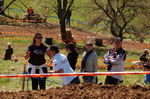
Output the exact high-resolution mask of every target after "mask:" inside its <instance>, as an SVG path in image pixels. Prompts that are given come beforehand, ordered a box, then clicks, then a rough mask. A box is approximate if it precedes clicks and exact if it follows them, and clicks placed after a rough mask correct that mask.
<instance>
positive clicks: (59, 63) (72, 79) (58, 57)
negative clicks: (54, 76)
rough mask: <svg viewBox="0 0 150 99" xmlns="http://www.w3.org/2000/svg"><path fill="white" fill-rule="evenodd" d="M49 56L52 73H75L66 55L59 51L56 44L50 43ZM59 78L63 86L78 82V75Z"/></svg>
mask: <svg viewBox="0 0 150 99" xmlns="http://www.w3.org/2000/svg"><path fill="white" fill-rule="evenodd" d="M49 56H50V57H51V58H53V66H54V67H53V68H54V73H75V72H74V71H73V69H72V68H71V66H70V64H69V61H68V59H67V57H66V56H65V55H63V54H60V53H59V49H58V47H57V46H55V45H52V46H51V47H50V49H49ZM60 78H61V80H62V82H63V85H64V86H66V85H69V84H79V83H80V80H79V77H78V76H63V77H60Z"/></svg>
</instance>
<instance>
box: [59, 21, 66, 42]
mask: <svg viewBox="0 0 150 99" xmlns="http://www.w3.org/2000/svg"><path fill="white" fill-rule="evenodd" d="M60 33H61V39H62V41H64V42H66V24H65V19H63V18H61V19H60Z"/></svg>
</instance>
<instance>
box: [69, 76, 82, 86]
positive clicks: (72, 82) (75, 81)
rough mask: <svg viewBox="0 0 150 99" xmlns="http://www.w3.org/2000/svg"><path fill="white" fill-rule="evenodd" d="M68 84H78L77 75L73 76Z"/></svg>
mask: <svg viewBox="0 0 150 99" xmlns="http://www.w3.org/2000/svg"><path fill="white" fill-rule="evenodd" d="M70 84H80V80H79V77H75V78H74V79H73V80H72V81H71V82H70Z"/></svg>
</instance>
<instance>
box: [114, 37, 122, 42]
mask: <svg viewBox="0 0 150 99" xmlns="http://www.w3.org/2000/svg"><path fill="white" fill-rule="evenodd" d="M113 41H114V42H121V41H122V39H121V38H120V37H116V38H114V40H113Z"/></svg>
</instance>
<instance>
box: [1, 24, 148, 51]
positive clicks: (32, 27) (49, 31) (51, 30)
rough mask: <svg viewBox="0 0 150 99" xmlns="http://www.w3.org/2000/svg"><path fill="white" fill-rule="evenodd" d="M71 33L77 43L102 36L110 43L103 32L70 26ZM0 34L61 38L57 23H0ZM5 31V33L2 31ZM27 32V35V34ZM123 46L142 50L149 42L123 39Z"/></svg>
mask: <svg viewBox="0 0 150 99" xmlns="http://www.w3.org/2000/svg"><path fill="white" fill-rule="evenodd" d="M71 31H72V35H73V38H74V39H75V40H77V43H80V42H82V41H87V40H89V39H95V38H102V39H104V40H103V42H104V45H105V46H107V45H109V44H110V38H111V37H110V36H109V37H108V35H104V34H95V33H92V32H88V31H83V30H80V29H75V28H72V29H71ZM0 32H1V34H0V36H17V37H32V36H33V35H34V34H35V33H37V32H40V33H42V34H43V35H44V37H52V38H53V39H54V40H61V35H60V31H59V26H58V25H50V24H28V25H22V26H10V25H0ZM4 32H7V33H4ZM28 34H29V35H28ZM123 47H124V48H125V49H126V50H130V51H140V52H141V51H143V50H144V49H150V45H149V44H141V43H139V42H135V41H126V40H125V41H124V42H123Z"/></svg>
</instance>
